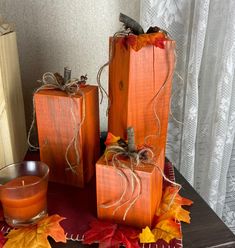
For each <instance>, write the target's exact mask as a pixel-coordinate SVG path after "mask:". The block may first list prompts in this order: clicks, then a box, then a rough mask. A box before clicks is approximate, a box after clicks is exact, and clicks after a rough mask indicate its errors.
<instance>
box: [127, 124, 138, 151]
mask: <svg viewBox="0 0 235 248" xmlns="http://www.w3.org/2000/svg"><path fill="white" fill-rule="evenodd" d="M127 140H128V151H129V152H135V151H136V146H135V131H134V128H133V127H128V128H127Z"/></svg>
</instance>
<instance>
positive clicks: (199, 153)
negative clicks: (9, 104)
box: [140, 0, 235, 231]
mask: <svg viewBox="0 0 235 248" xmlns="http://www.w3.org/2000/svg"><path fill="white" fill-rule="evenodd" d="M140 9H141V14H140V22H141V24H142V26H143V27H144V28H145V29H147V28H148V27H149V26H159V27H161V28H163V29H166V30H167V31H168V32H169V34H170V35H171V37H172V39H174V40H176V44H177V49H176V52H177V64H176V72H177V73H176V74H175V78H174V85H173V91H172V106H171V109H172V113H173V117H174V118H171V120H170V123H169V130H168V142H167V156H168V157H169V159H170V160H171V161H173V163H174V164H175V166H176V167H177V168H178V169H179V170H180V172H181V173H182V174H183V175H184V176H185V177H186V179H187V180H188V181H189V182H190V183H191V184H192V185H193V186H194V187H195V188H196V190H197V191H198V192H199V193H200V194H201V195H202V196H203V198H204V199H205V200H206V201H207V202H208V203H209V205H210V206H211V207H212V208H213V209H214V210H215V212H216V213H217V214H218V215H219V216H220V217H222V218H223V219H224V221H225V222H226V224H227V225H228V226H229V227H230V228H231V229H232V230H233V231H235V142H234V133H235V1H234V0H227V1H221V0H197V1H195V0H141V8H140ZM177 74H178V76H177ZM174 119H176V120H178V121H180V122H182V123H183V124H180V123H179V122H177V121H176V120H174Z"/></svg>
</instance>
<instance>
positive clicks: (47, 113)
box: [34, 85, 100, 187]
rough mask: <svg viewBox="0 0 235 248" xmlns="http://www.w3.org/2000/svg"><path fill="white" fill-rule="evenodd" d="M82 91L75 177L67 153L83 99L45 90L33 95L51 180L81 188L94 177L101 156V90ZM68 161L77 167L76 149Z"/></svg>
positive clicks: (42, 153) (89, 87) (39, 135)
mask: <svg viewBox="0 0 235 248" xmlns="http://www.w3.org/2000/svg"><path fill="white" fill-rule="evenodd" d="M81 90H82V91H83V93H84V95H85V120H84V123H83V124H82V126H81V129H80V132H79V142H78V144H77V149H78V151H79V154H80V164H79V165H78V166H77V167H76V168H75V170H76V173H74V172H72V171H71V170H70V169H68V168H69V166H68V164H67V163H66V160H65V152H66V148H67V146H68V145H69V143H70V142H71V140H72V138H73V137H74V128H75V127H76V126H78V124H79V123H80V121H81V118H82V111H83V110H82V106H83V104H82V102H83V100H84V99H83V97H82V96H81V95H80V94H77V95H75V96H73V97H69V96H68V95H67V94H66V93H65V92H62V91H60V90H42V91H39V92H38V93H36V94H35V95H34V99H35V109H36V119H37V127H38V138H39V145H40V159H41V161H43V162H45V163H46V164H48V165H49V167H50V180H51V181H55V182H60V183H64V184H70V185H74V186H79V187H83V186H84V184H85V183H86V182H88V181H89V180H90V179H91V177H92V176H93V174H94V171H95V163H96V161H97V159H98V158H99V153H100V146H99V144H100V131H99V102H98V88H97V87H96V86H90V85H87V86H86V87H84V88H81ZM73 114H74V117H75V120H76V122H75V120H74V118H73ZM68 158H69V161H71V164H72V165H74V164H76V155H75V149H74V147H72V148H71V149H70V151H69V153H68Z"/></svg>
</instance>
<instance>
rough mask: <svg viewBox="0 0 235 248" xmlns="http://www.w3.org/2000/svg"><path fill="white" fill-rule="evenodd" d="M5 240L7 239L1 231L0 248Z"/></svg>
mask: <svg viewBox="0 0 235 248" xmlns="http://www.w3.org/2000/svg"><path fill="white" fill-rule="evenodd" d="M6 241H7V239H6V238H5V236H4V235H3V234H2V232H0V248H2V247H3V246H4V244H5V243H6Z"/></svg>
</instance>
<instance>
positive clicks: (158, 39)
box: [122, 32, 168, 51]
mask: <svg viewBox="0 0 235 248" xmlns="http://www.w3.org/2000/svg"><path fill="white" fill-rule="evenodd" d="M166 40H168V38H167V36H166V35H165V34H164V33H162V32H158V33H150V34H142V35H138V36H137V35H129V36H126V37H124V38H123V39H122V43H123V44H124V46H125V47H127V46H130V47H132V48H133V49H134V50H135V51H139V50H140V49H141V48H142V47H145V46H147V45H153V46H156V47H159V48H162V49H164V48H165V44H164V43H165V41H166Z"/></svg>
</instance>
